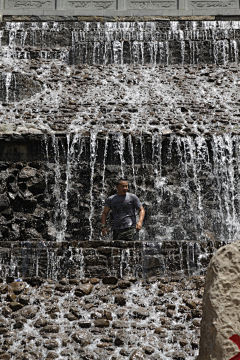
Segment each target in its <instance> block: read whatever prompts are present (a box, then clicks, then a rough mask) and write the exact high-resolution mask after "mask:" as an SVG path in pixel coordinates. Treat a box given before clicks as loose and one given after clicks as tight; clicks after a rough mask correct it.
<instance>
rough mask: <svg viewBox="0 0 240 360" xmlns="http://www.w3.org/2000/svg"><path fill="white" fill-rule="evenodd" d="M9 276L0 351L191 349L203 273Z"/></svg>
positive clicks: (86, 355)
mask: <svg viewBox="0 0 240 360" xmlns="http://www.w3.org/2000/svg"><path fill="white" fill-rule="evenodd" d="M1 280H2V279H1ZM6 280H7V281H6V282H3V283H1V284H0V297H1V315H0V324H1V327H0V346H1V349H0V357H1V358H2V359H14V360H15V359H19V360H20V359H26V357H27V358H28V359H36V358H37V359H53V358H54V359H56V358H58V359H112V360H116V359H132V360H133V359H149V360H150V359H151V360H155V359H159V358H162V357H164V358H168V359H173V360H177V359H186V360H193V359H195V357H196V354H197V351H198V337H199V325H200V316H201V303H202V293H203V282H204V279H203V277H201V276H193V277H191V278H189V279H186V278H183V277H176V276H175V277H172V278H170V277H169V276H168V277H160V278H159V277H150V278H148V279H147V280H145V281H142V280H139V279H137V278H135V277H133V276H125V277H123V278H121V279H118V278H117V277H115V276H108V277H104V278H103V279H102V281H101V280H100V279H99V278H84V277H82V278H81V280H80V279H79V278H69V279H64V278H63V279H61V280H60V281H59V282H57V281H52V280H48V281H46V280H43V279H42V278H40V277H32V278H25V279H24V281H15V282H14V281H13V278H11V277H7V278H6ZM186 319H187V321H186Z"/></svg>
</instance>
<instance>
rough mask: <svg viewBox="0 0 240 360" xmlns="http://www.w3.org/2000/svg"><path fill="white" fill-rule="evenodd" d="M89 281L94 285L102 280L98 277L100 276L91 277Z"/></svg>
mask: <svg viewBox="0 0 240 360" xmlns="http://www.w3.org/2000/svg"><path fill="white" fill-rule="evenodd" d="M89 281H90V283H91V284H92V285H95V284H98V283H99V282H100V279H98V278H91V279H89Z"/></svg>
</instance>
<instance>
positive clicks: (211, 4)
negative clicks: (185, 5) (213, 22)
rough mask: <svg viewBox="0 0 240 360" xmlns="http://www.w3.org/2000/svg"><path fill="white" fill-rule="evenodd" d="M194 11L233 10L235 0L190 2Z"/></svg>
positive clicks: (235, 3)
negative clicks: (211, 9)
mask: <svg viewBox="0 0 240 360" xmlns="http://www.w3.org/2000/svg"><path fill="white" fill-rule="evenodd" d="M191 5H192V7H193V8H194V9H209V8H235V7H236V5H237V0H232V1H231V0H229V1H191Z"/></svg>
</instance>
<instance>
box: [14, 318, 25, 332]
mask: <svg viewBox="0 0 240 360" xmlns="http://www.w3.org/2000/svg"><path fill="white" fill-rule="evenodd" d="M26 323H27V320H26V319H25V318H23V317H18V318H16V319H15V324H14V325H13V328H14V329H22V328H23V326H24V324H26Z"/></svg>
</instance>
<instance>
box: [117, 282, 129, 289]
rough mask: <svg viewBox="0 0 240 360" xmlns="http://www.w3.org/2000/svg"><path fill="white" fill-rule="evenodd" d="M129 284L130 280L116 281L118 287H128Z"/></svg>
mask: <svg viewBox="0 0 240 360" xmlns="http://www.w3.org/2000/svg"><path fill="white" fill-rule="evenodd" d="M130 286H131V283H130V281H126V280H120V281H119V282H118V287H119V288H120V289H127V288H128V287H130Z"/></svg>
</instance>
